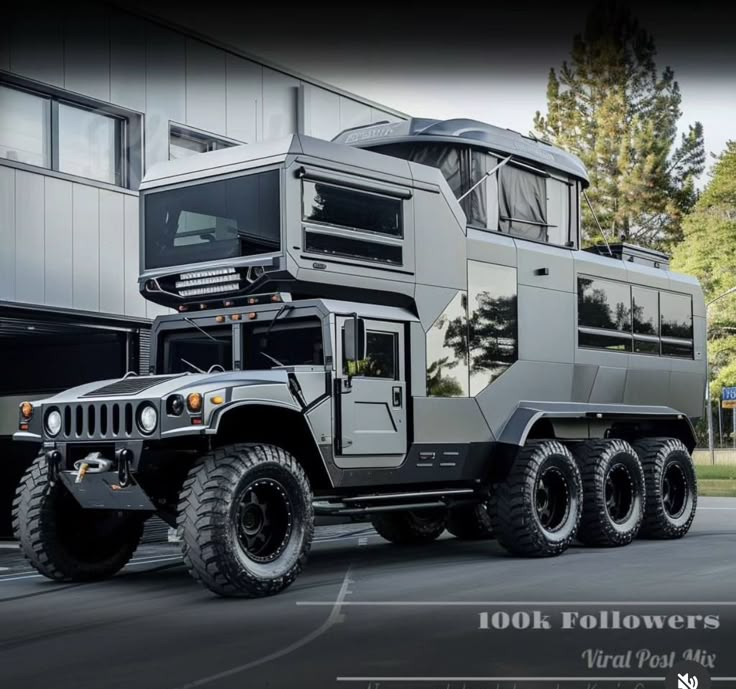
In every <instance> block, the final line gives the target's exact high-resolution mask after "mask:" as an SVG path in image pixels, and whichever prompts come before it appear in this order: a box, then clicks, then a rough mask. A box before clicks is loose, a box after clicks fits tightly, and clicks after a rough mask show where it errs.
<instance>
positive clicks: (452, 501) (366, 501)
mask: <svg viewBox="0 0 736 689" xmlns="http://www.w3.org/2000/svg"><path fill="white" fill-rule="evenodd" d="M483 499H484V498H483V496H482V495H481V494H479V493H478V491H476V490H474V489H473V488H455V489H450V490H429V491H416V492H406V493H376V494H370V495H352V496H350V497H345V498H342V499H339V498H338V499H334V498H333V499H327V500H315V501H314V503H313V506H314V513H315V514H316V515H320V516H339V515H360V514H370V513H372V512H393V511H398V510H427V509H437V508H442V507H448V506H450V505H456V504H458V503H477V502H480V501H482V500H483Z"/></svg>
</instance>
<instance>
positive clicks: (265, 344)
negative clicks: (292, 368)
mask: <svg viewBox="0 0 736 689" xmlns="http://www.w3.org/2000/svg"><path fill="white" fill-rule="evenodd" d="M293 308H294V306H293V304H281V308H280V309H279V310H278V311H277V312H276V315H275V316H274V317H273V320H272V321H271V322H270V323H269V324H268V327H267V328H266V332H265V333H263V348H264V349H265V348H266V347H268V336H269V335H270V334H271V330H273V326H274V325H276V321H277V320H278V319H279V318H281V315H282V314H283V313H285V312H286V311H291V310H292V309H293ZM260 354H262V355H263V356H265V357H266V358H267V359H269V360H270V361H273V362H274V363H275V364H276V365H277V366H286V364H284V363H282V362H280V361H279V360H278V359H277V358H276V357H273V356H271V355H270V354H266V352H264V351H263V350H261V352H260Z"/></svg>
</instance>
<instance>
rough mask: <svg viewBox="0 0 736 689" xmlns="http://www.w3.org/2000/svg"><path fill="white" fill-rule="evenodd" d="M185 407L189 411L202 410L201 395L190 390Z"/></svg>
mask: <svg viewBox="0 0 736 689" xmlns="http://www.w3.org/2000/svg"><path fill="white" fill-rule="evenodd" d="M187 409H189V411H191V412H198V411H202V395H201V394H200V393H198V392H190V393H189V394H188V395H187Z"/></svg>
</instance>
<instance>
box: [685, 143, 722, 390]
mask: <svg viewBox="0 0 736 689" xmlns="http://www.w3.org/2000/svg"><path fill="white" fill-rule="evenodd" d="M683 234H684V240H683V241H682V243H681V244H679V245H678V246H677V247H676V248H675V250H674V252H673V256H672V266H673V268H674V269H675V270H678V271H680V272H683V273H689V274H690V275H694V276H695V277H697V278H698V279H699V280H700V283H701V284H702V286H703V289H704V290H705V299H706V301H711V300H712V299H715V298H717V297H719V296H720V295H722V294H723V293H724V292H727V291H728V290H729V289H731V288H733V287H736V141H729V142H728V144H727V145H726V150H725V151H724V152H723V153H722V154H721V156H720V157H719V158H718V162H717V163H716V164H715V166H714V168H713V171H712V172H711V180H710V182H709V183H708V186H707V187H706V188H705V190H704V191H703V193H702V195H701V196H700V198H699V199H698V202H697V203H696V204H695V206H694V208H693V210H692V212H691V213H690V214H689V215H688V216H687V217H686V218H685V220H684V222H683ZM708 339H709V344H708V356H709V358H710V363H711V371H712V374H713V381H712V383H711V394H712V396H713V399H718V398H720V395H721V390H722V388H723V387H726V386H728V387H730V386H736V294H733V295H729V296H727V297H724V298H723V299H719V300H718V301H717V302H715V303H714V304H712V305H711V306H710V307H709V308H708Z"/></svg>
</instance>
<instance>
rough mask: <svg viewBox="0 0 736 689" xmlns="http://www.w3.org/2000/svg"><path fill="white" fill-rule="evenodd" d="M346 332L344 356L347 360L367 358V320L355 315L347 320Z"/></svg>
mask: <svg viewBox="0 0 736 689" xmlns="http://www.w3.org/2000/svg"><path fill="white" fill-rule="evenodd" d="M344 332H345V342H344V344H343V358H344V359H345V361H360V360H361V359H365V340H366V338H365V321H364V320H363V319H362V318H358V316H357V315H353V317H352V318H351V319H350V320H349V321H345V330H344Z"/></svg>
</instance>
